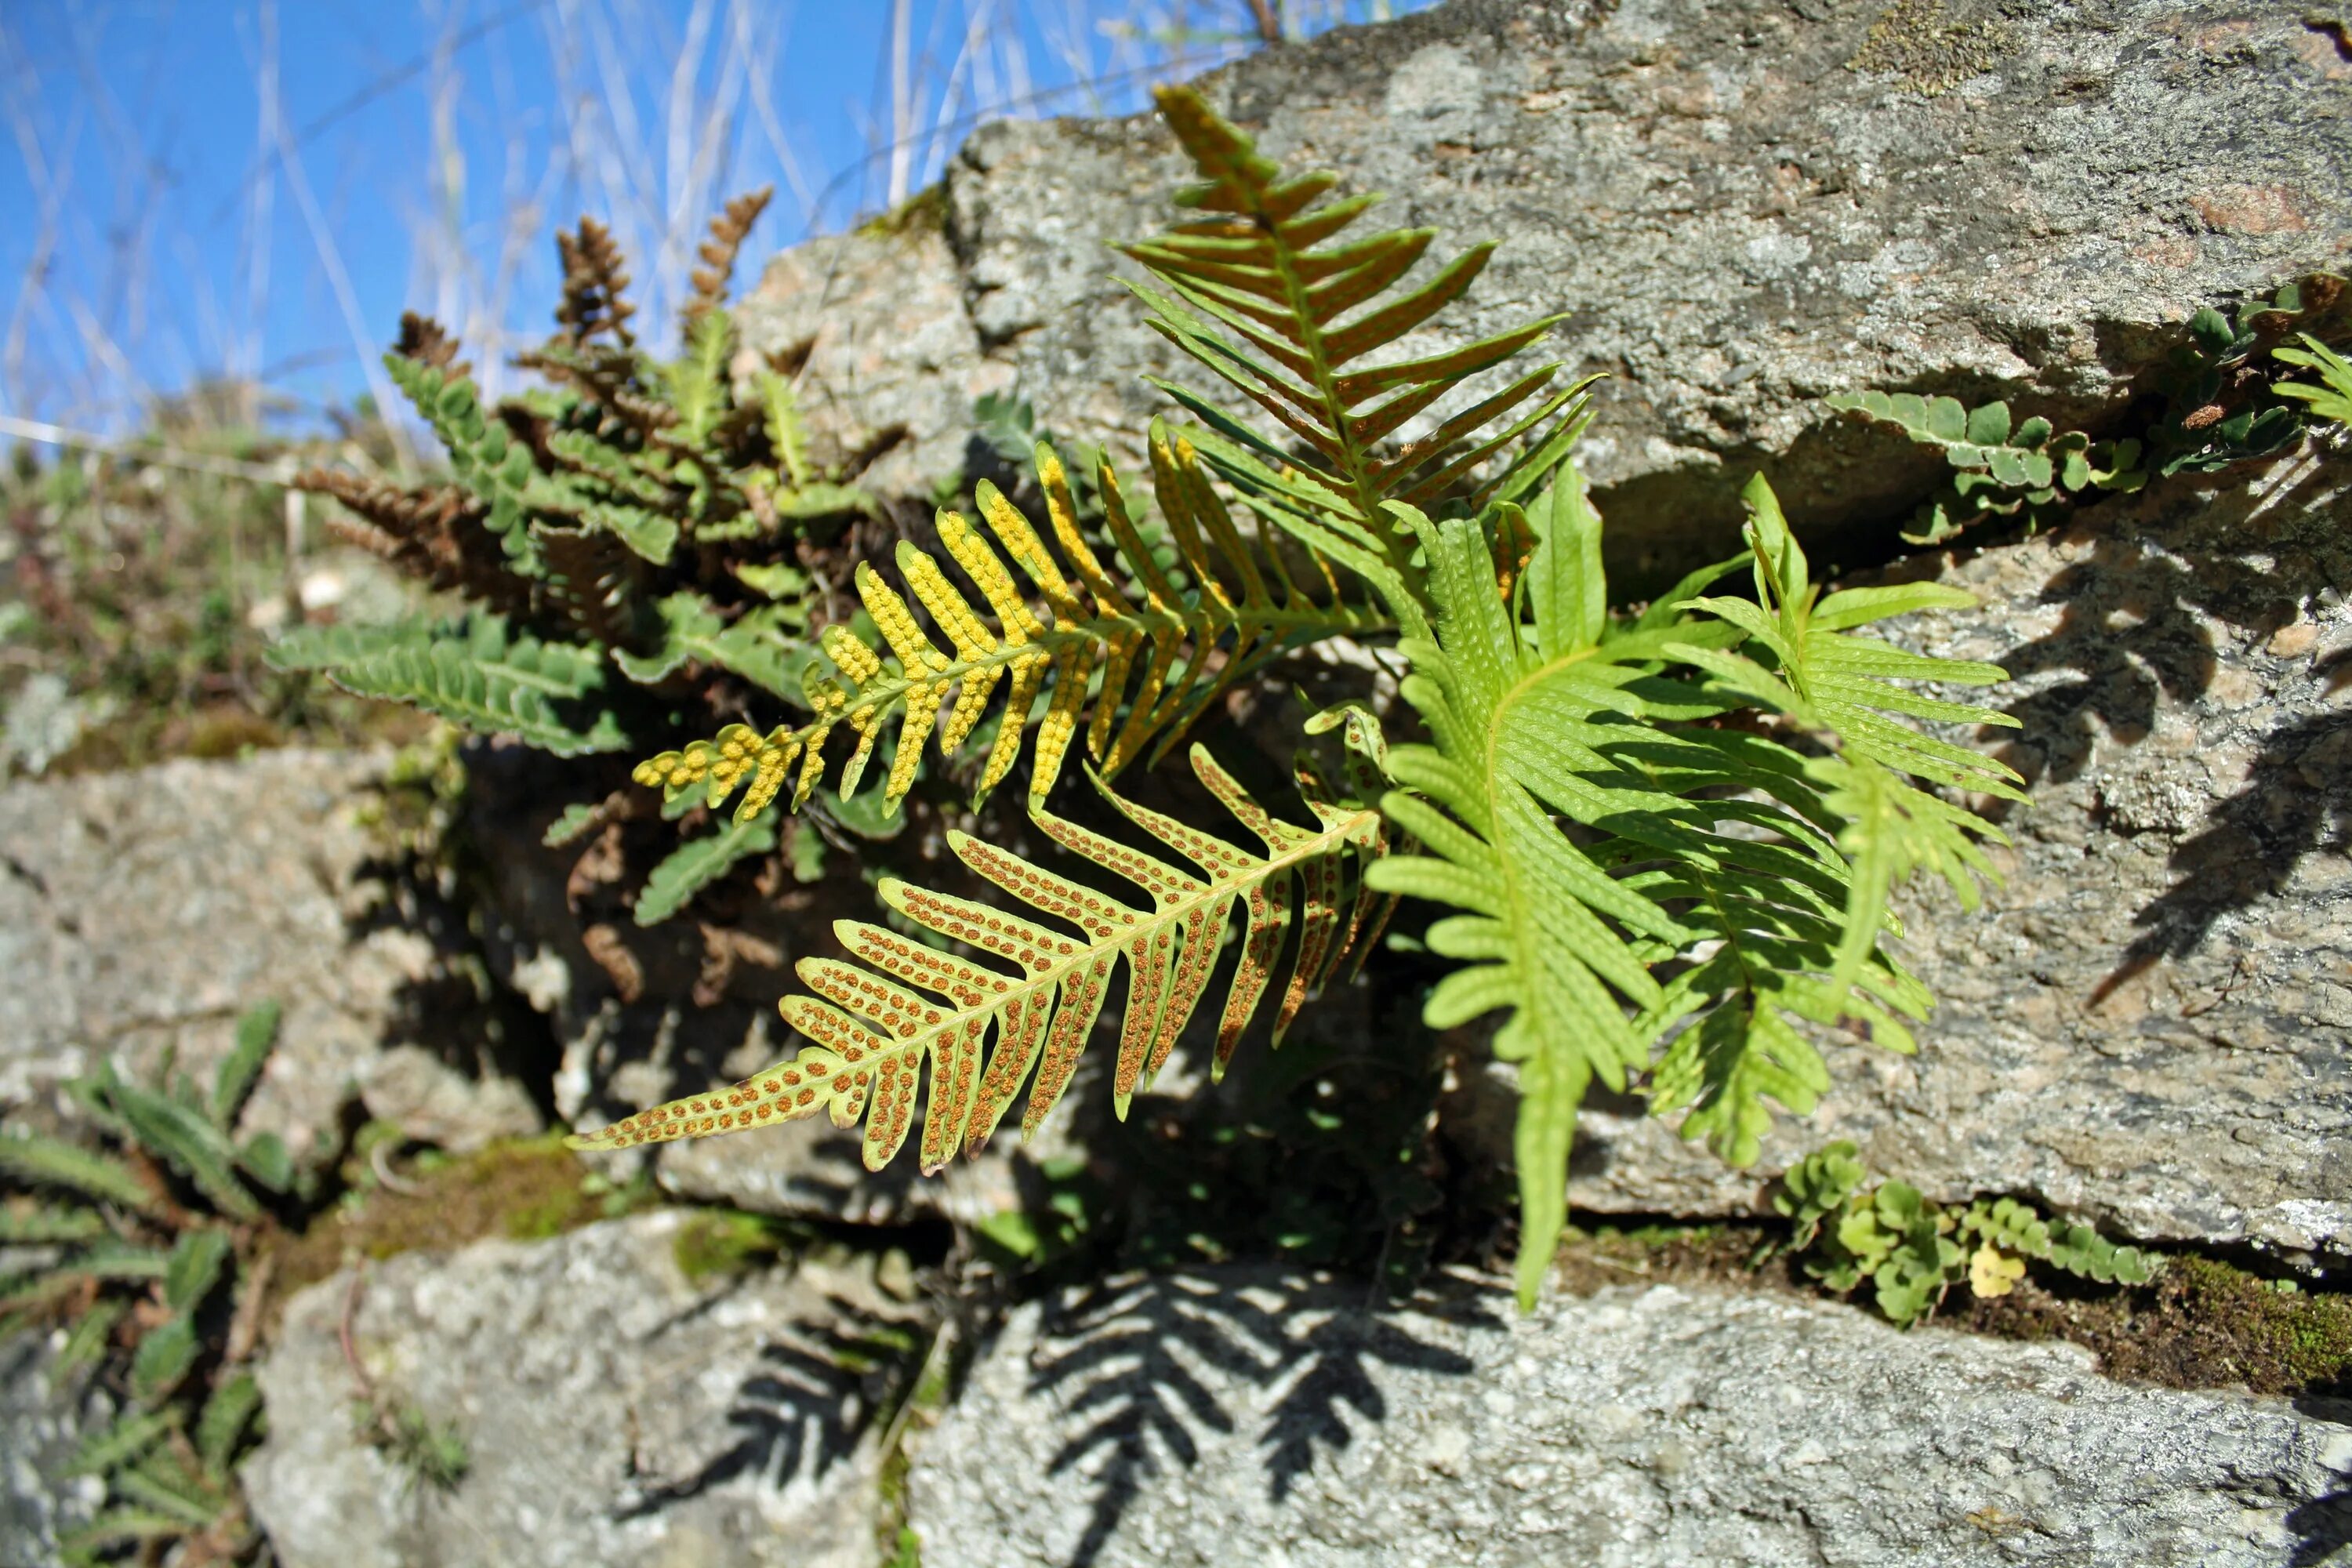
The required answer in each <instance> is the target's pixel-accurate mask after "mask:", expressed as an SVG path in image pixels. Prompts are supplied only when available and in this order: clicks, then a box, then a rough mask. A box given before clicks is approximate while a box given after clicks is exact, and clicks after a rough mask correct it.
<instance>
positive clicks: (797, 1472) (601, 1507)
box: [242, 1210, 915, 1568]
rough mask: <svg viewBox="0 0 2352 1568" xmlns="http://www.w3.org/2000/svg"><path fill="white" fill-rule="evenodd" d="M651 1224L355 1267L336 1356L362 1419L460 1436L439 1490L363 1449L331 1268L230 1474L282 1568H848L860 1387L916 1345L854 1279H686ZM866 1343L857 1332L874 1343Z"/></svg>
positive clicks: (305, 1301) (834, 1274)
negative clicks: (389, 1410) (380, 1416)
mask: <svg viewBox="0 0 2352 1568" xmlns="http://www.w3.org/2000/svg"><path fill="white" fill-rule="evenodd" d="M691 1223H693V1219H692V1216H690V1215H688V1214H686V1213H685V1212H683V1211H677V1210H670V1211H665V1212H657V1213H653V1214H647V1215H637V1216H635V1217H632V1218H628V1219H624V1220H614V1221H607V1222H605V1223H604V1224H601V1225H596V1226H589V1227H588V1228H586V1229H584V1230H579V1231H574V1232H572V1233H570V1234H569V1235H566V1236H562V1237H555V1238H553V1239H551V1240H546V1241H534V1242H509V1241H486V1242H478V1243H476V1244H475V1245H473V1246H471V1247H466V1248H464V1249H463V1250H460V1251H457V1252H454V1253H449V1254H444V1255H427V1254H409V1255H406V1256H404V1257H401V1258H394V1259H393V1260H392V1261H390V1262H389V1263H386V1264H383V1265H381V1266H378V1267H373V1268H370V1269H369V1270H368V1272H367V1276H366V1278H365V1280H364V1282H363V1284H362V1286H361V1287H360V1288H359V1291H358V1294H357V1297H356V1306H357V1310H356V1311H354V1312H351V1315H350V1318H349V1322H350V1334H351V1342H352V1353H353V1354H355V1355H356V1357H357V1358H358V1360H359V1363H360V1364H361V1366H362V1368H364V1370H365V1373H366V1375H367V1378H368V1379H369V1381H370V1383H371V1384H373V1394H374V1397H375V1399H376V1401H377V1402H378V1404H379V1405H384V1406H387V1407H400V1408H405V1409H409V1410H413V1411H415V1412H416V1413H418V1414H420V1415H423V1416H424V1417H425V1419H427V1420H429V1421H432V1422H434V1423H436V1424H438V1425H442V1426H447V1427H451V1428H454V1430H455V1431H456V1432H457V1434H458V1435H459V1436H461V1437H462V1438H463V1439H464V1441H465V1444H466V1447H467V1453H468V1456H469V1461H470V1462H469V1464H468V1466H467V1469H466V1472H465V1474H464V1476H463V1478H462V1479H459V1480H458V1481H457V1485H456V1486H455V1487H454V1488H452V1489H448V1490H447V1491H446V1492H444V1491H438V1490H436V1489H433V1488H432V1487H431V1486H430V1485H428V1484H425V1483H423V1482H420V1481H417V1480H415V1479H414V1478H412V1477H411V1476H409V1475H407V1474H405V1473H404V1471H403V1470H402V1468H400V1466H399V1465H397V1464H396V1463H395V1462H394V1460H393V1459H392V1458H389V1457H388V1456H387V1455H386V1454H385V1453H384V1452H383V1450H382V1449H380V1448H379V1447H374V1446H372V1445H371V1444H369V1443H368V1442H366V1441H364V1440H363V1439H362V1437H361V1436H359V1433H358V1429H357V1426H355V1423H354V1417H353V1401H354V1398H355V1396H356V1393H357V1388H358V1384H357V1381H356V1380H355V1378H354V1376H353V1373H352V1368H351V1366H350V1364H349V1363H347V1361H346V1359H345V1355H344V1352H343V1350H342V1348H341V1332H342V1326H343V1324H344V1322H345V1317H346V1313H347V1311H350V1309H351V1307H352V1303H353V1300H354V1297H353V1286H352V1279H351V1277H350V1276H349V1275H347V1274H346V1275H339V1276H337V1277H336V1278H334V1279H330V1280H327V1281H326V1282H324V1283H322V1284H320V1285H316V1286H313V1287H312V1288H310V1289H308V1290H305V1291H303V1292H302V1293H301V1294H299V1295H298V1296H296V1297H295V1298H294V1299H293V1300H291V1301H290V1302H289V1303H288V1306H287V1310H286V1317H285V1321H284V1324H283V1326H282V1328H281V1329H280V1330H279V1331H278V1336H277V1340H276V1342H275V1343H274V1344H273V1345H272V1346H271V1348H270V1350H269V1352H268V1356H267V1357H266V1359H265V1360H264V1361H263V1363H261V1366H260V1369H259V1377H260V1381H261V1385H262V1391H263V1394H264V1395H265V1397H266V1399H267V1401H268V1413H269V1435H268V1439H267V1441H265V1442H264V1443H263V1444H262V1446H261V1447H259V1448H258V1449H257V1451H256V1452H255V1453H254V1455H253V1456H252V1458H249V1459H248V1460H247V1463H246V1465H245V1467H244V1468H243V1471H242V1475H243V1479H244V1481H245V1486H246V1490H247V1496H248V1497H249V1498H250V1499H251V1500H252V1505H253V1510H254V1515H255V1517H256V1519H257V1521H259V1522H260V1523H261V1525H262V1526H263V1528H264V1529H265V1530H267V1531H268V1535H269V1539H270V1542H271V1544H272V1547H273V1548H274V1550H275V1551H276V1552H277V1558H278V1562H279V1563H284V1564H285V1565H286V1568H424V1565H425V1564H430V1565H432V1568H508V1565H509V1564H513V1563H595V1564H597V1565H598V1568H689V1565H698V1564H703V1563H730V1564H742V1565H744V1568H758V1565H761V1564H774V1565H776V1568H785V1565H787V1564H789V1565H790V1568H866V1565H867V1564H870V1563H875V1562H876V1561H877V1556H878V1552H877V1545H876V1533H877V1526H876V1520H877V1503H876V1494H875V1472H876V1447H877V1439H878V1437H879V1436H880V1434H879V1433H878V1432H877V1431H876V1430H874V1429H873V1425H872V1417H873V1415H874V1412H875V1410H876V1408H877V1403H878V1400H879V1397H880V1395H881V1393H882V1385H881V1384H880V1383H879V1382H878V1381H877V1378H879V1377H880V1376H882V1375H883V1374H882V1373H877V1372H876V1371H873V1370H871V1369H873V1368H875V1367H876V1366H877V1363H879V1364H882V1365H893V1364H895V1362H894V1360H893V1358H894V1357H897V1356H899V1355H901V1354H902V1353H903V1352H899V1351H897V1350H890V1351H887V1352H877V1351H876V1350H875V1349H874V1347H875V1346H876V1345H877V1344H881V1343H885V1342H887V1344H889V1345H892V1346H898V1345H903V1344H905V1343H908V1342H911V1341H912V1340H913V1339H914V1338H915V1336H914V1334H913V1332H912V1331H911V1330H910V1329H909V1327H908V1321H909V1319H910V1314H909V1313H908V1310H906V1309H905V1308H902V1307H899V1306H898V1305H897V1304H896V1303H894V1302H893V1301H891V1300H889V1299H888V1298H887V1297H885V1296H884V1295H882V1294H881V1293H880V1292H879V1291H878V1290H877V1289H876V1287H875V1284H874V1280H873V1273H872V1270H871V1268H857V1267H853V1266H848V1265H844V1266H840V1267H828V1266H825V1265H822V1264H817V1263H807V1264H803V1265H802V1266H800V1267H799V1268H794V1269H773V1270H767V1271H761V1272H755V1273H752V1274H749V1275H745V1276H742V1277H740V1278H737V1279H719V1280H705V1281H703V1282H701V1283H697V1282H694V1281H692V1280H689V1279H688V1278H687V1277H686V1276H685V1275H684V1274H683V1273H681V1272H680V1270H679V1267H678V1264H677V1258H676V1256H675V1254H676V1248H677V1236H678V1231H679V1228H680V1227H681V1226H686V1225H688V1224H691ZM877 1336H879V1337H877Z"/></svg>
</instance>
